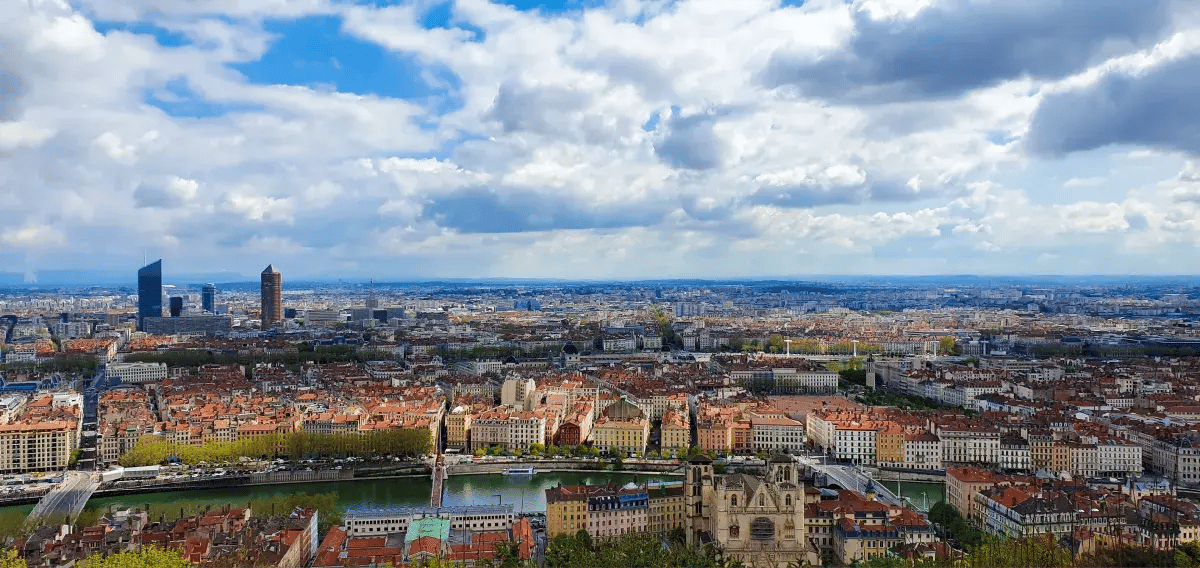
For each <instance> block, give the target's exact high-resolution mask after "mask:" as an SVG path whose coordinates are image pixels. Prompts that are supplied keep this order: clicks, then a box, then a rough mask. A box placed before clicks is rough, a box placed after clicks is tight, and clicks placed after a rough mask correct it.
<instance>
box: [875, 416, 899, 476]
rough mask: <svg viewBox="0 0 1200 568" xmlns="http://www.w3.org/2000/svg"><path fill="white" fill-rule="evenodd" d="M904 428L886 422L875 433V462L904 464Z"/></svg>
mask: <svg viewBox="0 0 1200 568" xmlns="http://www.w3.org/2000/svg"><path fill="white" fill-rule="evenodd" d="M904 446H905V439H904V429H903V428H901V427H900V426H899V425H898V424H892V423H888V424H886V425H885V426H883V427H882V428H880V429H879V431H878V432H876V433H875V463H877V464H879V465H890V466H900V465H903V464H904V457H905V456H904Z"/></svg>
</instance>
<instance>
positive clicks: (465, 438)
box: [446, 406, 471, 450]
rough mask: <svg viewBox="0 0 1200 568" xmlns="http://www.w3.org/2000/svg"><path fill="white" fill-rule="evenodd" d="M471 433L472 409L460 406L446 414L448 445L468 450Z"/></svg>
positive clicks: (448, 446)
mask: <svg viewBox="0 0 1200 568" xmlns="http://www.w3.org/2000/svg"><path fill="white" fill-rule="evenodd" d="M470 434H471V409H470V408H467V407H464V406H459V407H456V408H455V409H454V410H451V411H450V412H449V413H447V414H446V447H447V448H458V449H462V450H466V449H467V448H468V447H469V442H470Z"/></svg>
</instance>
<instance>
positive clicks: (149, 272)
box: [137, 259, 163, 331]
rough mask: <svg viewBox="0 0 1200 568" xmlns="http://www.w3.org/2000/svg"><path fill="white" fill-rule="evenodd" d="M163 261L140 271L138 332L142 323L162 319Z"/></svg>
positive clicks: (158, 261) (157, 261) (144, 267)
mask: <svg viewBox="0 0 1200 568" xmlns="http://www.w3.org/2000/svg"><path fill="white" fill-rule="evenodd" d="M162 310H163V305H162V259H159V260H156V261H154V262H152V263H150V264H147V265H146V266H143V267H141V268H140V269H138V326H137V328H138V331H145V329H143V327H142V321H143V320H144V319H146V318H160V317H162Z"/></svg>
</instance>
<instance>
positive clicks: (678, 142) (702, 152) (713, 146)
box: [654, 111, 726, 170]
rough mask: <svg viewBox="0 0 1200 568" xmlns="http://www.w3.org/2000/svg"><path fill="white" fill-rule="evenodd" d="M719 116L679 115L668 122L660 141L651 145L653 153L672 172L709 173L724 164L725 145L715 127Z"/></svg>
mask: <svg viewBox="0 0 1200 568" xmlns="http://www.w3.org/2000/svg"><path fill="white" fill-rule="evenodd" d="M721 114H722V113H720V112H705V113H697V114H692V115H684V114H682V113H680V112H678V111H676V112H674V113H673V114H672V116H671V117H670V118H669V119H667V121H666V124H665V125H664V126H663V130H664V134H663V135H662V138H661V139H660V140H659V141H658V142H656V143H655V144H654V153H655V154H656V155H658V158H659V159H660V160H662V161H663V163H665V164H667V165H670V166H671V167H674V168H684V169H689V170H710V169H714V168H718V167H720V166H721V165H722V164H723V163H724V162H725V152H726V148H725V142H724V141H723V140H721V137H720V136H719V135H717V132H716V130H715V126H716V124H717V121H718V120H719V119H720V115H721Z"/></svg>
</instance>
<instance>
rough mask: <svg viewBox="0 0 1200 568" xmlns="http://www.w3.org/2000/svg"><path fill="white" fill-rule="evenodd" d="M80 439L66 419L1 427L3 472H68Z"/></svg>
mask: <svg viewBox="0 0 1200 568" xmlns="http://www.w3.org/2000/svg"><path fill="white" fill-rule="evenodd" d="M77 436H78V430H77V429H76V425H75V424H74V423H72V422H68V421H66V420H54V421H48V422H34V423H28V424H23V423H17V424H4V425H0V472H2V473H25V472H29V471H51V470H56V469H66V467H67V464H68V463H69V462H70V461H71V451H72V450H74V449H75V439H76V437H77Z"/></svg>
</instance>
